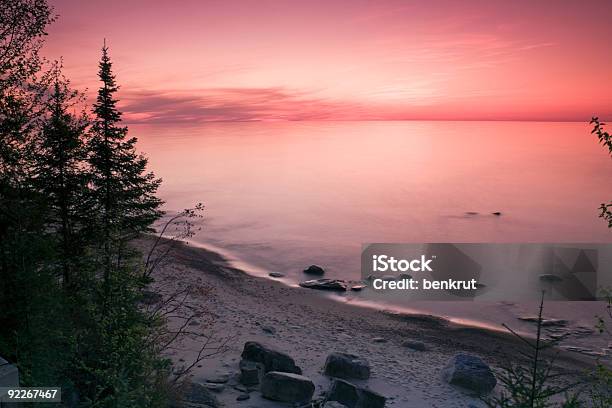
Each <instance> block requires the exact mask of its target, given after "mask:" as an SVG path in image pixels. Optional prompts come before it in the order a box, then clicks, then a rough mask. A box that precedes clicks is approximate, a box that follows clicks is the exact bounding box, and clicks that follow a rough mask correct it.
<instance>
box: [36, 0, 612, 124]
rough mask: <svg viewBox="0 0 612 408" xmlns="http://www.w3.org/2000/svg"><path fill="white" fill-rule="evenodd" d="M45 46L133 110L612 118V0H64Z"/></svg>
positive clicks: (317, 116) (180, 114)
mask: <svg viewBox="0 0 612 408" xmlns="http://www.w3.org/2000/svg"><path fill="white" fill-rule="evenodd" d="M51 4H53V5H54V7H55V11H56V13H57V14H59V18H58V20H57V22H55V23H54V24H53V26H52V27H51V28H50V30H49V34H50V35H49V37H48V38H47V45H46V47H45V51H44V53H45V55H46V56H47V57H48V58H51V59H57V58H59V57H63V62H64V66H65V70H66V73H67V75H68V76H69V77H70V78H71V79H72V81H73V84H74V85H75V86H77V87H80V88H88V89H89V92H90V93H92V92H93V91H95V89H96V87H97V86H98V84H97V78H96V73H97V61H98V59H99V54H100V47H101V46H102V41H103V39H104V38H106V40H107V44H108V45H109V46H110V51H111V57H112V58H113V61H114V67H115V72H116V74H117V79H118V82H119V84H120V85H121V91H120V94H119V97H120V98H121V108H122V109H123V111H124V112H125V118H126V119H127V121H129V122H150V123H178V122H181V123H193V122H203V121H217V120H229V121H232V120H235V121H244V120H361V119H363V120H401V119H449V120H455V119H459V120H463V119H465V120H472V119H474V120H480V119H482V120H487V119H491V120H562V121H570V120H576V121H586V120H588V119H589V118H590V117H591V116H592V115H594V114H596V115H599V116H602V117H607V118H610V117H612V81H611V78H612V68H611V67H612V23H611V21H612V2H611V1H609V0H601V1H595V0H594V1H575V0H572V1H569V0H568V1H565V0H549V1H544V0H542V1H522V0H514V1H508V0H504V1H497V0H481V1H473V0H466V1H459V0H433V1H416V0H414V1H408V0H403V1H399V0H382V1H373V0H369V1H365V0H326V1H322V0H309V1H297V0H296V1H293V0H242V1H236V0H181V1H169V0H165V1H161V0H129V1H128V0H123V1H119V0H106V1H98V0H90V1H82V0H51Z"/></svg>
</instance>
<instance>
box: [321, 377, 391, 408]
mask: <svg viewBox="0 0 612 408" xmlns="http://www.w3.org/2000/svg"><path fill="white" fill-rule="evenodd" d="M327 401H336V402H339V403H340V404H343V405H345V406H346V407H347V408H384V406H385V402H386V401H387V398H385V397H383V396H382V395H380V394H378V393H376V392H374V391H371V390H368V389H365V388H360V387H357V386H356V385H354V384H351V383H350V382H348V381H344V380H339V379H336V380H334V382H333V384H332V386H331V389H330V390H329V392H328V393H327Z"/></svg>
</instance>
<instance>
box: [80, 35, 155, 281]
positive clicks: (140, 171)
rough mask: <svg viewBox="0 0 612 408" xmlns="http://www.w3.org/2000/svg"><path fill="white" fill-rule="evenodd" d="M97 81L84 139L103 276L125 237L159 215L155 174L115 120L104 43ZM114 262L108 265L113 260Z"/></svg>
mask: <svg viewBox="0 0 612 408" xmlns="http://www.w3.org/2000/svg"><path fill="white" fill-rule="evenodd" d="M98 75H99V78H100V81H101V82H102V86H101V87H100V89H99V90H98V96H97V100H96V103H95V104H94V110H93V113H94V118H93V125H92V132H91V138H90V141H89V151H90V156H89V164H90V167H91V169H90V172H91V176H90V188H91V198H92V201H93V204H94V207H93V209H94V211H93V213H92V215H93V217H94V219H95V222H94V223H93V226H94V228H95V229H96V230H97V231H99V234H100V235H101V236H100V238H101V239H100V240H99V241H100V243H101V247H102V248H101V249H102V257H103V259H102V260H101V261H102V267H103V270H104V280H105V282H108V279H109V274H110V271H111V269H112V268H113V267H118V268H119V269H120V267H121V265H122V262H123V261H124V257H125V256H126V243H127V242H128V241H129V240H131V239H133V238H134V237H136V236H137V235H138V234H140V233H142V232H145V231H149V230H150V228H151V225H152V223H153V222H155V221H156V220H157V219H159V218H160V217H161V215H162V212H161V210H160V206H161V204H162V202H161V200H160V199H158V198H157V197H156V196H155V193H156V192H157V188H158V187H159V184H160V182H161V180H159V179H156V178H155V176H154V174H153V173H151V172H147V170H146V166H147V159H146V158H145V157H144V156H142V155H140V154H138V153H137V152H136V141H137V139H136V138H135V137H128V129H127V127H126V126H123V125H122V124H121V112H120V111H119V110H118V109H117V99H116V98H115V93H116V92H117V90H118V89H119V88H118V86H117V84H116V82H115V76H114V74H113V72H112V63H111V60H110V57H109V55H108V47H107V46H106V43H105V44H104V47H103V48H102V58H101V60H100V64H99V72H98ZM113 263H114V265H113Z"/></svg>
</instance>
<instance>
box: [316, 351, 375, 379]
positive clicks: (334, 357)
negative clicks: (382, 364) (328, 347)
mask: <svg viewBox="0 0 612 408" xmlns="http://www.w3.org/2000/svg"><path fill="white" fill-rule="evenodd" d="M324 373H325V375H327V376H329V377H338V378H356V379H359V380H367V379H368V378H370V365H369V364H368V362H367V361H366V360H365V359H363V358H360V357H358V356H356V355H354V354H348V353H331V354H330V355H329V356H327V359H326V360H325V368H324Z"/></svg>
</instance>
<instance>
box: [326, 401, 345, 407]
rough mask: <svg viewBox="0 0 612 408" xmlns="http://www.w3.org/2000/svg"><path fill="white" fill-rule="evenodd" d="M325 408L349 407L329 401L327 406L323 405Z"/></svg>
mask: <svg viewBox="0 0 612 408" xmlns="http://www.w3.org/2000/svg"><path fill="white" fill-rule="evenodd" d="M323 408H347V406H346V405H344V404H341V403H339V402H338V401H327V402H326V403H325V405H323Z"/></svg>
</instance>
